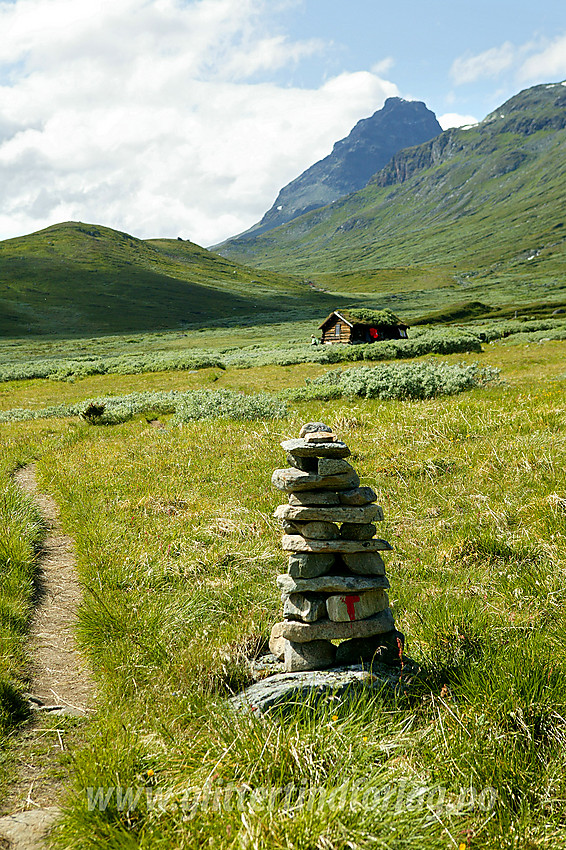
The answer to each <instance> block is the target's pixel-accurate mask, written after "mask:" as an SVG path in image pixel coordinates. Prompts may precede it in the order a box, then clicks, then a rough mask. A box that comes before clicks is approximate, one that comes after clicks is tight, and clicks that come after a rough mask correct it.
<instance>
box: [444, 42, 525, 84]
mask: <svg viewBox="0 0 566 850" xmlns="http://www.w3.org/2000/svg"><path fill="white" fill-rule="evenodd" d="M516 55H517V48H516V47H515V46H514V45H513V44H511V42H510V41H506V42H505V44H502V45H501V46H500V47H490V49H489V50H484V51H483V53H478V54H476V55H475V56H474V55H472V54H471V53H467V54H466V55H464V56H459V57H458V58H457V59H455V60H454V62H453V63H452V67H451V68H450V76H451V77H452V79H453V81H454V83H455V84H456V85H462V84H463V83H474V82H476V80H479V79H481V78H482V77H496V76H498V75H499V74H501V72H502V71H506V70H507V69H508V68H510V67H511V66H512V65H513V63H514V61H515V59H516Z"/></svg>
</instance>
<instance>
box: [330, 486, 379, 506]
mask: <svg viewBox="0 0 566 850" xmlns="http://www.w3.org/2000/svg"><path fill="white" fill-rule="evenodd" d="M339 498H340V502H341V504H343V505H367V504H368V503H369V502H375V501H376V499H377V493H376V492H375V490H373V489H372V488H371V487H355V488H354V489H352V490H343V491H342V492H341V493H340V497H339Z"/></svg>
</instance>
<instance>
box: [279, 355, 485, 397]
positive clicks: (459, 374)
mask: <svg viewBox="0 0 566 850" xmlns="http://www.w3.org/2000/svg"><path fill="white" fill-rule="evenodd" d="M499 374H500V370H499V369H495V368H493V367H491V366H479V365H478V364H477V363H472V364H465V363H460V364H458V363H443V362H440V363H403V364H387V365H383V366H374V367H370V366H361V367H354V368H352V369H345V370H340V369H334V370H333V371H332V372H327V373H326V374H325V375H321V376H320V377H318V378H313V379H312V380H309V379H307V386H306V387H305V388H304V389H299V390H291V391H288V392H287V397H289V398H292V399H294V400H297V401H299V400H301V399H309V398H313V399H314V398H317V399H326V400H328V399H331V398H341V397H343V396H362V397H363V398H379V399H396V398H398V399H404V398H411V399H425V398H433V397H434V396H438V395H454V394H455V393H461V392H464V391H465V390H471V389H474V388H476V387H484V386H485V385H486V384H489V383H494V382H497V381H499Z"/></svg>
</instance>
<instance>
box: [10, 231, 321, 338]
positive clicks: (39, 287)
mask: <svg viewBox="0 0 566 850" xmlns="http://www.w3.org/2000/svg"><path fill="white" fill-rule="evenodd" d="M333 304H334V301H332V304H330V302H328V300H327V299H325V297H324V296H322V295H321V294H320V293H318V292H312V291H311V290H310V289H309V288H308V287H306V286H303V285H300V284H299V283H297V282H296V280H294V279H292V278H290V277H289V276H287V275H285V276H284V275H280V274H273V273H270V272H258V271H256V270H255V269H251V268H247V267H244V266H241V265H237V264H235V263H233V262H231V261H229V260H226V259H224V258H223V257H219V256H217V255H215V254H212V253H211V252H210V251H207V250H205V249H204V248H200V247H199V246H198V245H195V244H193V243H192V242H188V241H180V240H173V239H155V240H149V241H144V240H140V239H136V238H134V237H133V236H129V235H128V234H126V233H121V232H118V231H115V230H111V229H110V228H108V227H101V226H98V225H89V224H82V223H80V222H66V223H64V224H57V225H54V226H52V227H48V228H46V229H45V230H41V231H39V232H37V233H32V234H31V235H29V236H23V237H19V238H16V239H8V240H6V241H3V242H0V334H2V335H3V336H18V335H20V334H22V333H34V334H36V333H59V334H63V335H65V334H66V335H68V334H82V335H84V334H94V333H108V332H111V333H119V332H121V331H142V330H143V331H145V330H156V329H160V328H175V327H176V328H179V326H182V325H183V324H187V323H191V324H192V323H217V322H222V321H225V320H227V319H235V318H236V319H241V320H242V321H245V320H249V319H250V318H251V317H253V316H255V315H258V314H262V313H263V314H265V313H270V312H273V311H274V310H277V311H285V310H292V309H296V308H297V307H302V308H303V309H305V310H306V311H308V310H309V309H310V308H311V305H312V310H313V315H315V316H318V315H319V313H320V312H323V311H324V309H332V305H333Z"/></svg>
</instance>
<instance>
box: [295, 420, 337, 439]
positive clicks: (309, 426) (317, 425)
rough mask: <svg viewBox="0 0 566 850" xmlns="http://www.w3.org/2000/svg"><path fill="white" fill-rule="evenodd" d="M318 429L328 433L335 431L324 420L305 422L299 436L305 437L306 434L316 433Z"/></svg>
mask: <svg viewBox="0 0 566 850" xmlns="http://www.w3.org/2000/svg"><path fill="white" fill-rule="evenodd" d="M318 431H323V432H325V433H326V434H332V433H333V432H332V428H331V427H330V425H326V424H325V423H324V422H305V424H304V425H303V426H302V428H301V430H300V431H299V437H304V436H305V434H316V433H317V432H318Z"/></svg>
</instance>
